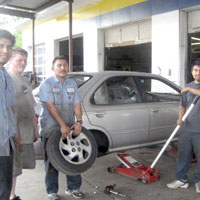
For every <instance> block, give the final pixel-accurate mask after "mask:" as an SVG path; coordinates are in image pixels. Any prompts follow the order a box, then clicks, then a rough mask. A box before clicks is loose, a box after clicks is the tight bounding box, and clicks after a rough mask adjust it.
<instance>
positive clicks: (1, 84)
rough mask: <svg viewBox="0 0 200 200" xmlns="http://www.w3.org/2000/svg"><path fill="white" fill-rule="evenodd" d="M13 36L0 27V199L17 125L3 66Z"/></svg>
mask: <svg viewBox="0 0 200 200" xmlns="http://www.w3.org/2000/svg"><path fill="white" fill-rule="evenodd" d="M14 44H15V37H14V36H13V35H12V34H11V33H10V32H8V31H6V30H2V29H0V105H1V106H0V138H1V139H0V200H8V199H9V196H10V190H11V186H12V171H13V148H14V143H13V138H14V137H16V133H17V127H16V120H15V116H14V114H13V111H14V106H15V105H16V99H15V95H14V88H13V84H12V80H11V78H10V76H9V75H8V73H7V71H6V70H5V68H4V65H5V64H6V63H7V62H8V60H9V59H10V57H11V55H12V47H13V45H14Z"/></svg>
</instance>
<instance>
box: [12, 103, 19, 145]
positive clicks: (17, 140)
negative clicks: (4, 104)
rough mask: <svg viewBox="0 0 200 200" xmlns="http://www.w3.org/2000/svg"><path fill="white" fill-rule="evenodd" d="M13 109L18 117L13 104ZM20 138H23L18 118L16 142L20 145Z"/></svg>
mask: <svg viewBox="0 0 200 200" xmlns="http://www.w3.org/2000/svg"><path fill="white" fill-rule="evenodd" d="M11 110H12V112H13V113H14V115H15V117H16V119H17V116H16V111H15V106H11ZM20 140H21V137H20V128H19V122H18V120H17V138H16V140H15V144H16V145H19V144H20Z"/></svg>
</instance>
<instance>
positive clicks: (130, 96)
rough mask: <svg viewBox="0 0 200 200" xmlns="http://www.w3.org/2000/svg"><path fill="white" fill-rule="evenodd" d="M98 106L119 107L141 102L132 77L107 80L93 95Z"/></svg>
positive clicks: (93, 99) (93, 100)
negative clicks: (119, 105)
mask: <svg viewBox="0 0 200 200" xmlns="http://www.w3.org/2000/svg"><path fill="white" fill-rule="evenodd" d="M91 100H92V103H93V104H96V105H118V104H132V103H136V102H140V97H139V96H138V91H137V88H136V85H135V82H134V80H133V78H132V77H113V78H110V79H108V80H106V81H105V82H104V83H103V84H102V85H101V86H100V87H99V88H98V89H97V90H96V92H95V93H94V94H93V96H92V99H91Z"/></svg>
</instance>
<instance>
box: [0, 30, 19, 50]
mask: <svg viewBox="0 0 200 200" xmlns="http://www.w3.org/2000/svg"><path fill="white" fill-rule="evenodd" d="M0 38H6V39H8V40H10V42H11V43H12V46H14V45H15V36H14V35H12V34H11V33H10V32H9V31H7V30H4V29H0Z"/></svg>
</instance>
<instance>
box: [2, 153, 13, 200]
mask: <svg viewBox="0 0 200 200" xmlns="http://www.w3.org/2000/svg"><path fill="white" fill-rule="evenodd" d="M12 175H13V153H12V154H11V155H10V156H0V200H8V199H9V197H10V191H11V188H12Z"/></svg>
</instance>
